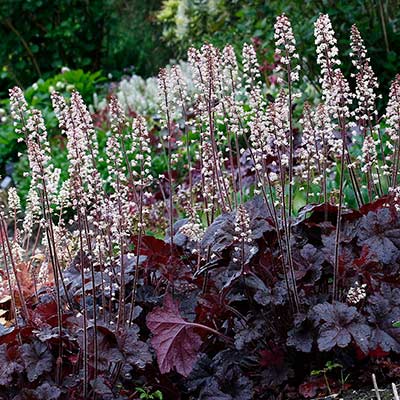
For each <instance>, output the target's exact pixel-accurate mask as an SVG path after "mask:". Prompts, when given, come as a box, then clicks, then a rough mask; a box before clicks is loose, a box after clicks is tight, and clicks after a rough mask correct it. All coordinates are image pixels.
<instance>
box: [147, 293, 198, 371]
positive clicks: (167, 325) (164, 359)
mask: <svg viewBox="0 0 400 400" xmlns="http://www.w3.org/2000/svg"><path fill="white" fill-rule="evenodd" d="M146 322H147V326H148V328H149V329H150V330H151V332H152V333H153V335H154V336H153V338H152V340H151V344H152V345H153V347H154V349H155V350H156V353H157V361H158V366H159V368H160V372H161V373H162V374H165V373H167V372H169V371H171V370H172V369H176V371H177V372H178V373H180V374H181V375H183V376H188V375H189V374H190V371H191V370H192V368H193V365H194V363H195V362H196V359H197V354H198V351H199V349H200V346H201V344H202V340H201V338H200V336H199V335H198V334H197V333H195V329H196V328H197V329H198V326H193V324H192V323H190V322H187V321H185V320H184V319H183V318H182V317H181V316H180V313H179V307H178V304H177V303H176V302H174V301H173V299H172V297H171V296H166V297H165V300H164V305H163V307H162V308H156V309H155V310H154V311H152V312H151V313H150V314H148V316H147V319H146Z"/></svg>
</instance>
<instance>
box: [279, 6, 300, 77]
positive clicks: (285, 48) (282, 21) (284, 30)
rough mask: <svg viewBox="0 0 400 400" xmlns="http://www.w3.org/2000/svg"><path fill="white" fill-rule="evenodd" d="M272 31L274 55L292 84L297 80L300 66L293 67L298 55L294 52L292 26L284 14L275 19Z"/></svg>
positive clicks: (294, 43)
mask: <svg viewBox="0 0 400 400" xmlns="http://www.w3.org/2000/svg"><path fill="white" fill-rule="evenodd" d="M274 30H275V33H274V38H275V47H276V49H275V53H276V54H277V55H278V56H279V63H280V67H281V68H284V69H285V70H286V72H287V73H288V74H290V80H291V81H292V82H296V81H298V80H299V70H300V65H294V61H295V60H297V59H298V58H299V54H298V53H297V51H296V40H295V38H294V35H293V31H292V25H291V23H290V21H289V18H288V17H287V16H286V15H285V14H282V15H280V16H279V17H277V19H276V22H275V25H274ZM278 70H279V67H278Z"/></svg>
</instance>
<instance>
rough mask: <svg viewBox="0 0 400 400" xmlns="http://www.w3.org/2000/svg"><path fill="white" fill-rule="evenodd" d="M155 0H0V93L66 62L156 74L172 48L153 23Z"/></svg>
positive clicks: (93, 68)
mask: <svg viewBox="0 0 400 400" xmlns="http://www.w3.org/2000/svg"><path fill="white" fill-rule="evenodd" d="M159 7H161V2H160V1H157V0H146V1H142V0H0V35H1V38H2V40H1V41H0V61H1V72H0V94H3V95H6V90H7V88H9V87H10V86H12V85H15V84H18V85H20V86H22V87H26V86H27V85H29V84H32V83H33V82H35V81H36V80H37V79H39V78H44V79H45V78H47V77H49V76H50V75H54V74H55V73H58V72H59V71H60V68H61V67H63V66H67V67H69V68H71V69H78V68H81V69H83V70H85V71H87V70H90V71H97V70H100V69H101V70H103V71H104V72H106V73H113V75H114V78H118V77H119V76H120V75H121V74H122V73H123V69H124V68H126V67H130V66H133V67H134V68H135V72H136V73H138V74H141V75H146V76H149V75H152V74H156V73H157V71H158V68H159V67H161V66H162V65H164V64H165V63H167V62H168V60H169V58H170V56H171V50H168V49H166V47H165V45H164V44H162V43H161V42H160V40H159V39H160V35H161V26H159V25H158V24H155V23H153V22H154V21H153V20H154V12H155V11H156V10H158V9H159Z"/></svg>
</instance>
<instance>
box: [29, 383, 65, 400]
mask: <svg viewBox="0 0 400 400" xmlns="http://www.w3.org/2000/svg"><path fill="white" fill-rule="evenodd" d="M61 393H62V392H61V390H60V388H58V387H57V386H56V385H53V384H50V383H48V382H45V383H43V384H41V385H40V386H38V387H37V389H36V390H35V395H36V396H37V398H38V399H41V400H44V399H46V400H57V399H59V398H60V396H61Z"/></svg>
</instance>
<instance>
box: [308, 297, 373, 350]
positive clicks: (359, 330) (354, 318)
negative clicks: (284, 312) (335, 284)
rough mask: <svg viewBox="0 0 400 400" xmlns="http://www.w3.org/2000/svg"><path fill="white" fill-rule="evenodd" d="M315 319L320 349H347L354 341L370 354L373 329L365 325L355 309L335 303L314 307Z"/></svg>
mask: <svg viewBox="0 0 400 400" xmlns="http://www.w3.org/2000/svg"><path fill="white" fill-rule="evenodd" d="M313 317H314V320H315V322H316V324H317V325H318V324H319V322H320V321H324V323H323V324H322V325H320V326H319V337H318V348H319V349H320V350H321V351H329V350H331V349H332V348H333V347H335V346H338V347H346V346H348V345H349V344H350V342H351V340H352V339H353V340H354V341H355V343H356V344H357V346H358V347H359V348H360V349H361V350H362V351H363V352H364V353H365V354H366V353H368V340H369V337H370V335H371V328H370V327H369V326H368V325H367V324H366V323H365V321H364V319H363V318H362V316H361V315H360V314H359V313H358V311H357V309H356V308H355V307H349V306H348V305H347V304H344V303H340V302H335V303H334V304H330V303H322V304H318V305H316V306H314V308H313Z"/></svg>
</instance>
